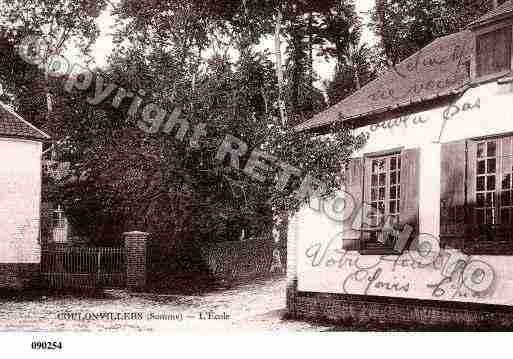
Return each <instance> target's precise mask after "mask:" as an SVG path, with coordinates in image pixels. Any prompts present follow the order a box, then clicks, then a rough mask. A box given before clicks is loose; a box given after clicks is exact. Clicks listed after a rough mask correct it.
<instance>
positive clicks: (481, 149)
mask: <svg viewBox="0 0 513 359" xmlns="http://www.w3.org/2000/svg"><path fill="white" fill-rule="evenodd" d="M485 147H486V144H485V143H484V142H481V143H478V144H477V158H483V157H484V154H485Z"/></svg>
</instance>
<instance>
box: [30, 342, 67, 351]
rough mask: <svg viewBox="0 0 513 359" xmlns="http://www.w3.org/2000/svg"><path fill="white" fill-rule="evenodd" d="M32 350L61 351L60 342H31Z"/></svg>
mask: <svg viewBox="0 0 513 359" xmlns="http://www.w3.org/2000/svg"><path fill="white" fill-rule="evenodd" d="M31 347H32V349H34V350H57V349H59V350H60V349H62V342H32V345H31Z"/></svg>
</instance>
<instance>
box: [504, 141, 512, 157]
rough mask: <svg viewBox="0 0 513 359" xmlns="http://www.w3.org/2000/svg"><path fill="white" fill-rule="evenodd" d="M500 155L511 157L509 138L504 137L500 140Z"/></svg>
mask: <svg viewBox="0 0 513 359" xmlns="http://www.w3.org/2000/svg"><path fill="white" fill-rule="evenodd" d="M502 155H503V156H509V155H511V138H509V137H506V138H503V139H502Z"/></svg>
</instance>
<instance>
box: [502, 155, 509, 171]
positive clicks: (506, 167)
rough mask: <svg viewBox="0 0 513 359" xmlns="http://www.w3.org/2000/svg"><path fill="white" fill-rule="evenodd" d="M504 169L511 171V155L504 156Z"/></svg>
mask: <svg viewBox="0 0 513 359" xmlns="http://www.w3.org/2000/svg"><path fill="white" fill-rule="evenodd" d="M502 171H503V173H511V157H509V156H506V157H503V158H502Z"/></svg>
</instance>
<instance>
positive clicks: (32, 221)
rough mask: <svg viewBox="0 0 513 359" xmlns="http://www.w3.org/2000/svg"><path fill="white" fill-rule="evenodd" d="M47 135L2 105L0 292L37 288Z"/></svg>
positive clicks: (0, 123) (0, 126)
mask: <svg viewBox="0 0 513 359" xmlns="http://www.w3.org/2000/svg"><path fill="white" fill-rule="evenodd" d="M48 140H50V136H48V135H47V134H46V133H44V132H43V131H41V130H39V129H37V128H36V127H34V126H33V125H31V124H30V123H29V122H27V121H25V120H24V119H23V118H21V117H20V116H19V115H18V114H16V113H15V112H14V111H13V110H12V109H10V108H9V107H8V106H6V105H4V104H2V103H0V159H1V161H0V225H1V227H2V230H1V232H0V288H6V287H8V288H26V287H30V286H35V285H37V284H38V283H37V279H38V275H39V266H40V260H41V246H40V208H41V173H42V161H41V160H42V149H43V142H44V141H48Z"/></svg>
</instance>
